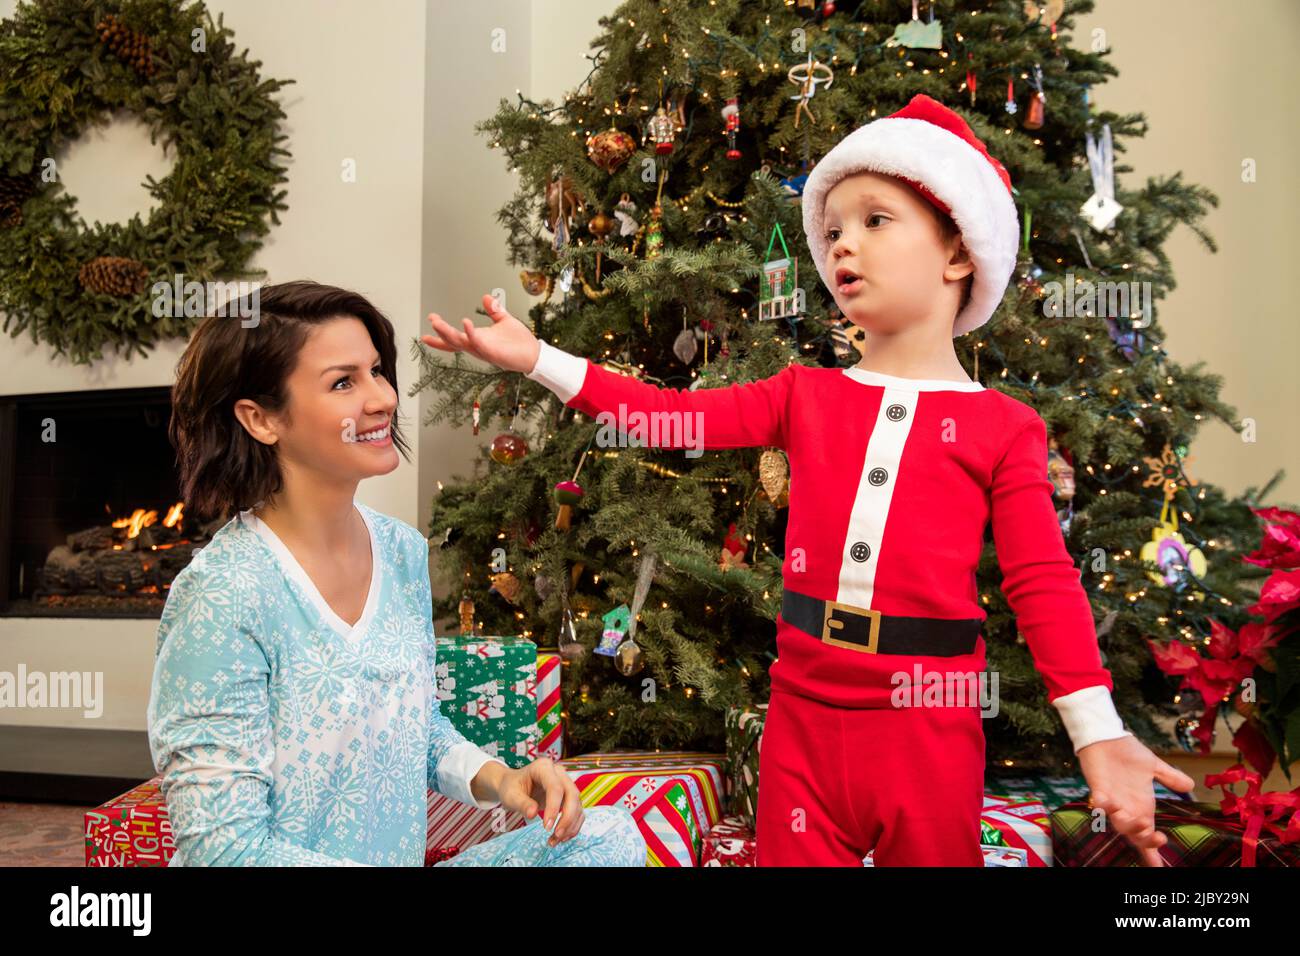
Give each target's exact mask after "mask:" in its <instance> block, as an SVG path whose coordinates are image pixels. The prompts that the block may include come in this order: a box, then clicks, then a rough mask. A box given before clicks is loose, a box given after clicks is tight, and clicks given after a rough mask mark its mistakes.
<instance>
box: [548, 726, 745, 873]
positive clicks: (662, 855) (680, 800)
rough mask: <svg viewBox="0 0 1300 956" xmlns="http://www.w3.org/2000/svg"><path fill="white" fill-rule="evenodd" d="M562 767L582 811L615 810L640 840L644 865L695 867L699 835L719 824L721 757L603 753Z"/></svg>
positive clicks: (570, 760)
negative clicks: (624, 813)
mask: <svg viewBox="0 0 1300 956" xmlns="http://www.w3.org/2000/svg"><path fill="white" fill-rule="evenodd" d="M563 766H564V768H565V770H566V771H567V772H568V774H569V776H570V777H572V778H573V782H574V783H575V784H576V785H577V787H578V792H579V793H580V794H581V795H582V805H583V806H584V807H593V806H616V805H621V806H624V807H626V808H627V809H628V810H630V811H631V813H632V816H633V817H634V818H635V819H636V821H637V823H638V825H639V826H640V828H641V834H642V836H644V837H645V841H646V865H648V866H698V865H699V862H700V850H701V844H702V842H703V839H704V834H706V833H708V832H709V829H710V828H711V827H712V826H713V825H714V824H715V823H716V822H717V821H718V820H719V819H720V817H721V811H722V780H723V773H724V768H725V767H726V755H725V754H716V753H704V752H699V751H662V752H658V753H651V752H647V751H626V750H625V751H609V752H606V753H598V754H584V755H582V756H580V757H568V758H566V759H565V760H564V762H563Z"/></svg>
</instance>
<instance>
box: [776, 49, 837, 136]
mask: <svg viewBox="0 0 1300 956" xmlns="http://www.w3.org/2000/svg"><path fill="white" fill-rule="evenodd" d="M786 78H787V79H788V80H789V81H790V82H791V83H793V84H794V85H795V86H797V87H799V92H798V93H796V94H795V95H794V96H792V97H790V99H792V100H798V101H799V105H798V106H796V107H795V108H794V128H795V129H798V128H799V114H800V113H807V114H808V121H809V122H810V123H816V122H817V117H816V116H814V115H813V111H812V107H811V106H809V105H808V101H809V100H811V99H812V98H813V97H814V96H815V95H816V94H817V84H818V83H824V84H826V88H827V89H829V88H830V85H831V83H832V82H834V80H835V71H834V70H832V69H831V68H830V67H829V66H827V65H826V64H825V63H823V62H821V61H820V60H814V59H813V56H812V54H811V53H809V54H808V62H807V63H796V64H795V65H794V66H792V67H790V71H789V72H788V73H787V74H786Z"/></svg>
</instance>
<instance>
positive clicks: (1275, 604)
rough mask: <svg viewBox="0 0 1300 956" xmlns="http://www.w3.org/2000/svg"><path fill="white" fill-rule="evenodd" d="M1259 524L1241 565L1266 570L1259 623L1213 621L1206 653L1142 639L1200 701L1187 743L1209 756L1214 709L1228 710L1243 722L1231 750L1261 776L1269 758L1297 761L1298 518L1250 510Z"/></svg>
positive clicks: (1253, 609) (1254, 609)
mask: <svg viewBox="0 0 1300 956" xmlns="http://www.w3.org/2000/svg"><path fill="white" fill-rule="evenodd" d="M1251 511H1253V512H1254V513H1255V515H1256V516H1258V517H1259V518H1261V519H1262V520H1263V521H1264V528H1263V537H1262V539H1261V541H1260V546H1259V548H1257V549H1256V550H1255V551H1254V552H1252V553H1251V554H1248V555H1244V556H1243V557H1242V560H1243V561H1247V562H1249V563H1251V564H1254V565H1257V566H1259V567H1262V568H1268V569H1270V570H1271V571H1272V573H1271V574H1270V575H1269V577H1268V579H1267V580H1266V581H1265V582H1264V584H1263V586H1262V587H1261V588H1260V594H1259V600H1258V601H1257V602H1256V603H1255V604H1252V605H1251V606H1250V607H1249V608H1247V610H1248V611H1249V612H1250V613H1251V614H1252V615H1257V616H1260V617H1262V620H1255V621H1250V622H1249V623H1247V624H1243V625H1242V626H1241V628H1240V629H1238V630H1237V631H1235V632H1234V631H1232V630H1231V629H1230V628H1227V627H1225V626H1224V625H1223V624H1221V623H1219V622H1218V621H1211V625H1210V628H1211V633H1210V637H1209V638H1208V640H1206V641H1205V642H1204V644H1203V648H1204V651H1205V653H1204V654H1203V653H1201V651H1200V650H1198V648H1197V647H1195V646H1193V645H1191V644H1186V643H1183V642H1180V641H1169V642H1166V643H1157V642H1155V641H1148V642H1147V643H1148V645H1149V646H1150V647H1151V653H1152V655H1153V656H1154V658H1155V662H1156V666H1158V667H1159V668H1160V669H1161V670H1162V671H1164V672H1165V673H1166V674H1172V675H1176V676H1181V677H1182V678H1183V681H1182V684H1181V689H1182V690H1190V691H1195V692H1196V693H1198V694H1200V696H1201V699H1202V700H1203V701H1204V702H1205V713H1204V715H1203V716H1202V717H1201V720H1200V722H1199V723H1198V724H1197V727H1196V729H1195V730H1193V731H1192V734H1191V735H1192V737H1193V738H1194V739H1195V740H1196V741H1197V749H1198V750H1199V751H1200V752H1201V753H1203V754H1204V753H1209V750H1210V741H1211V739H1212V737H1213V734H1214V724H1215V721H1216V720H1217V718H1218V714H1219V710H1220V708H1221V707H1223V706H1224V705H1226V704H1230V705H1231V706H1232V707H1233V709H1234V710H1236V712H1237V713H1239V714H1240V715H1241V716H1242V717H1244V718H1245V719H1244V720H1243V721H1242V723H1241V724H1240V726H1239V727H1238V728H1237V730H1236V732H1235V733H1234V734H1233V738H1232V743H1233V746H1234V747H1236V748H1237V750H1238V751H1239V752H1240V753H1241V755H1242V757H1243V758H1244V759H1245V760H1246V761H1247V762H1248V763H1250V765H1251V766H1253V767H1254V768H1255V769H1256V770H1258V771H1259V772H1260V773H1261V774H1263V775H1265V776H1267V775H1268V773H1269V772H1270V771H1271V770H1272V768H1273V762H1274V761H1275V760H1280V761H1281V766H1282V768H1283V772H1284V773H1285V774H1286V775H1287V778H1288V779H1290V772H1289V771H1288V769H1287V768H1288V767H1289V766H1290V764H1291V763H1292V762H1293V761H1294V760H1295V759H1296V757H1297V755H1300V640H1297V639H1296V637H1295V635H1296V633H1297V631H1300V515H1297V514H1296V513H1295V512H1294V511H1288V510H1286V509H1283V508H1251Z"/></svg>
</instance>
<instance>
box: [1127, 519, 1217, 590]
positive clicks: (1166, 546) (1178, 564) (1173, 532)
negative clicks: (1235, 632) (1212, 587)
mask: <svg viewBox="0 0 1300 956" xmlns="http://www.w3.org/2000/svg"><path fill="white" fill-rule="evenodd" d="M1172 506H1173V499H1172V498H1166V499H1165V503H1164V507H1163V508H1162V509H1161V511H1160V524H1159V525H1157V526H1156V527H1155V529H1153V530H1152V532H1151V540H1150V541H1148V542H1147V543H1146V544H1144V545H1143V546H1142V553H1141V554H1140V555H1139V557H1140V558H1141V559H1142V561H1144V562H1150V563H1152V564H1154V565H1156V570H1149V571H1147V577H1149V578H1150V579H1151V580H1152V581H1154V582H1155V583H1156V584H1159V585H1161V586H1162V587H1176V586H1177V585H1178V584H1179V583H1180V582H1181V581H1182V578H1183V575H1184V574H1185V573H1186V572H1187V571H1190V572H1191V573H1192V574H1194V575H1195V576H1196V577H1197V578H1203V577H1204V576H1205V569H1206V562H1205V555H1204V554H1202V553H1201V549H1200V548H1197V547H1193V546H1191V545H1188V543H1187V542H1186V541H1185V540H1183V536H1182V535H1181V534H1179V533H1178V513H1177V511H1175V510H1174V509H1173V507H1172Z"/></svg>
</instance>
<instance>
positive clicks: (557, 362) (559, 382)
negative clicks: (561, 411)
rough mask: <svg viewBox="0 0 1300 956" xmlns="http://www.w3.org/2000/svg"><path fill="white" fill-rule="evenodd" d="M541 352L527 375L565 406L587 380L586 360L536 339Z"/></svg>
mask: <svg viewBox="0 0 1300 956" xmlns="http://www.w3.org/2000/svg"><path fill="white" fill-rule="evenodd" d="M538 344H539V345H541V347H542V351H541V353H540V354H539V355H538V356H537V364H536V365H534V366H533V370H532V371H531V372H529V373H527V377H528V378H531V379H532V380H533V381H534V382H541V383H542V384H543V385H545V386H546V387H547V388H549V389H550V390H551V391H552V392H554V393H555V394H556V395H558V396H560V401H562V402H564V403H565V404H566V405H567V404H568V403H569V401H570V400H571V399H572V398H573V396H575V395H577V394H578V393H579V392H580V391H582V383H583V382H584V381H585V380H586V378H587V360H586V359H585V358H582V357H581V356H578V355H571V354H569V353H568V352H566V351H564V350H563V349H557V348H556V347H555V346H554V345H548V344H547V343H545V342H543V341H541V340H540V339H538Z"/></svg>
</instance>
